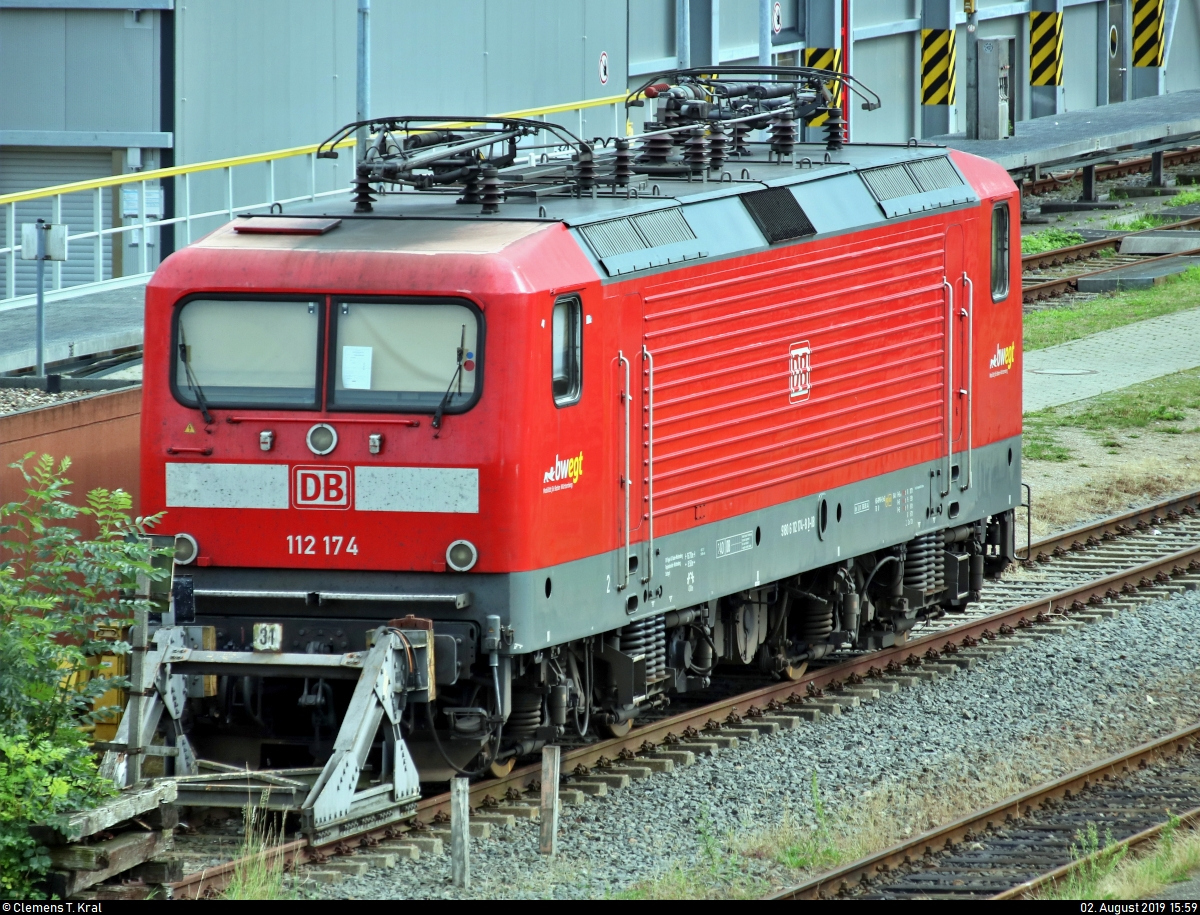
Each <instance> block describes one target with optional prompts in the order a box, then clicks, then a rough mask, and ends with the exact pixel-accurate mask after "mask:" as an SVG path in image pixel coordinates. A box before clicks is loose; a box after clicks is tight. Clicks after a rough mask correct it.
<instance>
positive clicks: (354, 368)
mask: <svg viewBox="0 0 1200 915" xmlns="http://www.w3.org/2000/svg"><path fill="white" fill-rule="evenodd" d="M333 315H334V321H335V332H334V334H333V337H334V353H333V363H334V364H333V366H332V368H333V372H332V373H331V381H332V384H331V385H330V406H331V407H340V408H342V409H368V410H370V409H383V410H420V411H427V410H436V409H438V407H439V405H440V406H441V410H443V411H445V410H450V411H454V410H456V409H459V408H462V407H464V406H466V405H468V404H469V403H470V402H471V401H472V400H473V399H474V396H475V386H476V385H475V381H476V378H477V376H478V370H477V364H478V351H477V345H478V337H479V321H478V319H477V318H476V316H475V312H474V311H472V310H471V309H470V308H468V307H466V306H465V305H460V304H456V303H452V302H437V303H398V302H335V303H334V307H333Z"/></svg>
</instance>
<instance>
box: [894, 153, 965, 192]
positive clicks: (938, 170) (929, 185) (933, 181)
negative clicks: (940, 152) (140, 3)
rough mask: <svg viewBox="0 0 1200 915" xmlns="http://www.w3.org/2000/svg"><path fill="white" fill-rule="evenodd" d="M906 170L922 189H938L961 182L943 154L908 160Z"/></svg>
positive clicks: (960, 183) (958, 184) (956, 185)
mask: <svg viewBox="0 0 1200 915" xmlns="http://www.w3.org/2000/svg"><path fill="white" fill-rule="evenodd" d="M908 171H909V174H911V175H912V176H913V178H914V179H916V182H917V184H918V185H919V186H920V188H921V190H922V191H940V190H944V189H945V188H948V187H960V186H961V185H962V183H963V180H962V178H961V177H960V176H959V174H958V172H957V171H955V170H954V166H953V165H951V164H950V160H949V159H947V158H946V157H945V156H937V157H936V158H933V159H918V160H917V161H916V162H909V163H908Z"/></svg>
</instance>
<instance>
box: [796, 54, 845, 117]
mask: <svg viewBox="0 0 1200 915" xmlns="http://www.w3.org/2000/svg"><path fill="white" fill-rule="evenodd" d="M804 66H806V67H813V68H814V69H817V70H833V71H835V72H838V73H840V72H841V71H842V49H841V48H805V49H804ZM825 86H826V88H827V89H829V91H830V93H831V94H832V95H833V101H832V102H830V103H829V107H831V108H840V107H842V84H841V82H840V81H839V82H831V83H826V84H825ZM828 120H829V115H828V114H826V113H824V112H822V113H821V114H818V115H817V116H816V117H814V118H812V119H811V120H810V121H809V122H808V123H809V126H811V127H820V126H821V125H822V124H824V123H825V122H826V121H828Z"/></svg>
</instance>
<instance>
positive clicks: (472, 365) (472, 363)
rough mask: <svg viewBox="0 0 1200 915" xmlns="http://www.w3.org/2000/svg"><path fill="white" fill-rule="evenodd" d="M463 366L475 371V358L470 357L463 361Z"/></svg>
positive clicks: (469, 370)
mask: <svg viewBox="0 0 1200 915" xmlns="http://www.w3.org/2000/svg"><path fill="white" fill-rule="evenodd" d="M463 368H464V369H466V370H467V371H468V372H473V371H475V360H474V359H468V360H467V361H466V362H464V363H463Z"/></svg>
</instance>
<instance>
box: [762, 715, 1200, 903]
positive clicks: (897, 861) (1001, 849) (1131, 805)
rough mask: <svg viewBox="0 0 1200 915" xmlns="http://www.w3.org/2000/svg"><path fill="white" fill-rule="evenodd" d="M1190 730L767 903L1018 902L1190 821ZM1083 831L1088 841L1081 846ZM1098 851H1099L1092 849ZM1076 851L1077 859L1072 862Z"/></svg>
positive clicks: (1197, 791) (1194, 792) (1197, 762)
mask: <svg viewBox="0 0 1200 915" xmlns="http://www.w3.org/2000/svg"><path fill="white" fill-rule="evenodd" d="M1198 742H1200V724H1197V725H1194V726H1192V727H1189V728H1185V729H1184V730H1181V731H1177V732H1176V733H1174V734H1171V735H1170V736H1168V737H1164V738H1162V739H1160V740H1155V741H1151V742H1149V743H1146V744H1143V745H1141V746H1139V747H1137V748H1135V749H1133V750H1131V751H1129V752H1126V753H1120V754H1117V755H1116V756H1112V757H1110V758H1108V759H1105V760H1103V761H1102V762H1099V763H1096V764H1095V765H1091V766H1088V767H1086V768H1084V769H1080V770H1078V771H1075V772H1072V773H1070V774H1069V775H1066V776H1063V777H1062V778H1059V779H1055V780H1054V781H1051V782H1047V783H1046V784H1044V785H1040V786H1038V787H1036V788H1033V789H1031V790H1029V791H1026V792H1024V793H1022V794H1019V795H1016V796H1014V797H1010V798H1007V799H1006V800H1003V801H1001V802H1000V803H998V804H993V805H991V806H988V807H986V808H984V809H982V810H978V811H975V812H974V813H970V814H968V815H967V816H965V817H962V818H961V819H959V820H956V821H954V822H952V823H949V824H947V825H946V826H943V827H940V828H938V829H934V830H930V831H929V832H926V833H923V834H922V835H919V836H917V837H915V838H914V839H912V840H911V841H907V842H903V843H900V844H898V845H894V846H892V847H891V848H887V849H884V850H883V851H881V852H878V853H877V854H874V855H870V856H868V857H866V858H862V859H860V860H858V861H855V862H853V863H852V864H848V865H846V866H845V867H842V868H839V869H838V870H836V871H832V872H830V873H826V874H821V875H819V876H817V877H815V878H813V879H812V880H809V881H807V882H806V883H803V884H800V885H799V886H793V887H789V888H787V889H785V890H782V891H780V892H778V893H776V894H774V895H773V896H772V897H771V898H773V899H828V898H843V899H844V898H855V899H937V898H952V899H972V898H974V899H1018V898H1024V897H1028V896H1030V895H1032V894H1036V893H1037V892H1038V891H1039V890H1043V889H1045V888H1048V887H1050V886H1052V885H1053V884H1054V883H1056V882H1057V881H1059V880H1061V879H1062V878H1064V877H1066V876H1068V875H1069V874H1070V873H1072V872H1073V871H1074V870H1075V869H1076V868H1077V867H1078V866H1079V865H1080V864H1081V863H1083V861H1085V860H1087V859H1089V858H1095V857H1097V856H1098V855H1100V854H1103V853H1106V852H1105V848H1104V846H1110V843H1111V849H1110V851H1111V850H1115V848H1120V847H1123V846H1124V847H1132V846H1135V845H1138V844H1141V843H1143V842H1146V841H1148V840H1151V839H1153V838H1155V837H1156V836H1158V835H1159V834H1160V833H1161V832H1162V829H1163V827H1164V826H1165V825H1166V824H1167V823H1168V822H1169V821H1170V819H1171V817H1172V815H1174V816H1176V817H1177V818H1178V819H1179V821H1180V822H1181V823H1183V824H1188V825H1191V824H1194V823H1197V822H1200V757H1198V755H1197V744H1198ZM1089 831H1090V832H1091V837H1092V840H1091V841H1089ZM1097 846H1099V847H1097ZM1081 852H1082V854H1080V853H1081Z"/></svg>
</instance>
